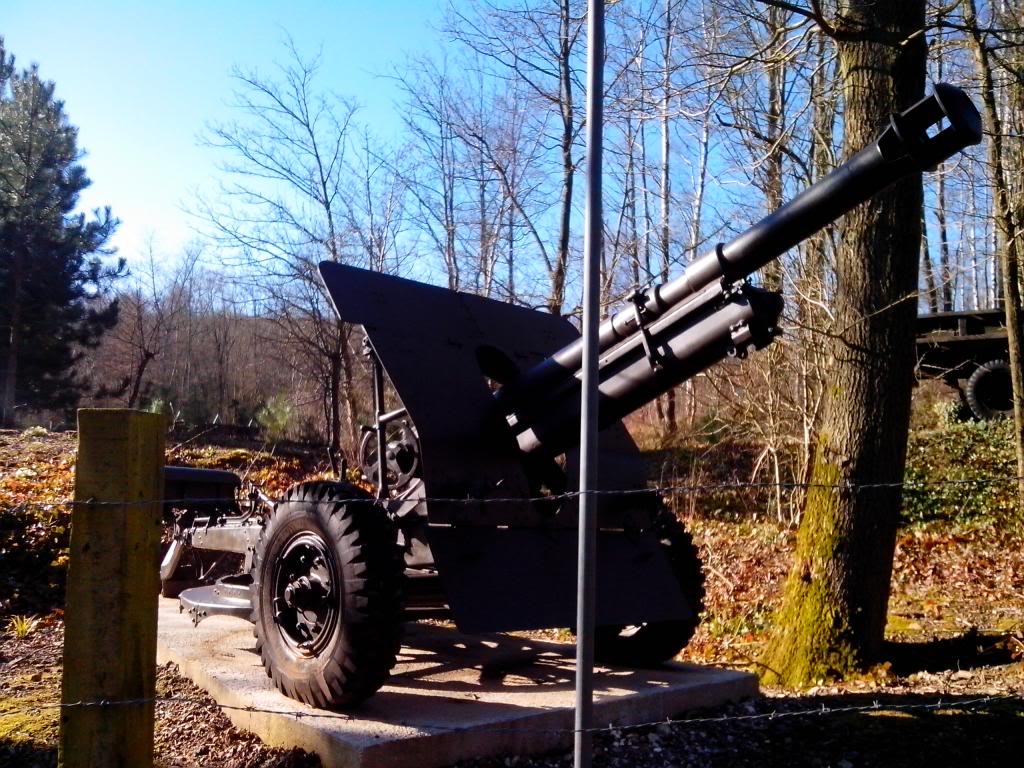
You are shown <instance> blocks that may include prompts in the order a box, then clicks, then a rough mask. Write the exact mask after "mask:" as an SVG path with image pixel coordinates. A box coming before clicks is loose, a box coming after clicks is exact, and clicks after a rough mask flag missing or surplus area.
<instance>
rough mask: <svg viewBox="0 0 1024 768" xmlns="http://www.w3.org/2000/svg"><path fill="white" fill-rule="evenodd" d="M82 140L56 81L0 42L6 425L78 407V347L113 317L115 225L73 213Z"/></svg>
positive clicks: (80, 182) (0, 279) (2, 399)
mask: <svg viewBox="0 0 1024 768" xmlns="http://www.w3.org/2000/svg"><path fill="white" fill-rule="evenodd" d="M77 138H78V131H77V129H76V128H75V127H74V126H73V125H71V124H70V123H69V122H68V119H67V115H66V114H65V113H64V105H63V103H62V102H61V101H59V100H57V99H56V98H54V85H53V83H50V82H45V81H43V80H41V79H40V77H39V73H38V70H37V68H36V67H35V66H31V67H29V68H28V69H21V70H18V69H16V67H15V64H14V57H13V56H9V55H8V54H7V52H6V50H5V49H4V46H3V40H2V38H0V296H3V297H4V300H3V301H0V386H2V390H0V422H7V423H11V422H12V421H13V420H14V416H15V413H16V409H29V410H43V409H45V410H58V411H59V410H66V409H70V408H73V407H74V406H75V405H76V404H77V402H78V399H79V397H80V396H81V395H82V393H83V389H84V387H85V382H84V381H83V380H82V378H81V376H80V375H79V373H78V372H77V371H76V363H77V362H78V360H79V358H80V356H81V351H82V350H83V349H86V348H90V347H93V346H95V345H96V343H97V342H98V341H99V338H100V336H101V335H102V333H103V332H104V331H105V330H106V329H108V328H110V327H111V326H112V325H113V324H114V322H115V321H116V319H117V302H116V301H113V300H108V299H107V297H106V288H107V286H108V285H109V283H110V281H111V280H112V279H113V278H114V277H116V276H118V275H120V274H121V273H122V272H123V270H124V263H123V261H122V262H119V263H118V264H117V265H116V266H115V267H110V266H106V265H104V263H103V260H102V256H104V255H106V254H108V253H109V251H106V250H104V246H105V244H106V242H107V240H108V239H109V238H110V236H111V234H112V233H113V231H114V228H115V227H116V225H117V221H116V219H114V218H113V217H112V216H111V213H110V209H109V208H107V209H104V210H97V211H94V212H93V213H92V215H91V216H90V217H88V218H87V217H86V216H85V215H84V214H82V213H76V212H75V207H76V204H77V202H78V196H79V194H80V193H81V191H82V190H83V189H85V188H86V187H87V186H89V183H90V181H89V179H88V178H87V177H86V175H85V169H84V168H83V167H82V166H81V165H80V164H79V163H78V161H79V159H80V157H81V153H80V152H79V150H78V146H77Z"/></svg>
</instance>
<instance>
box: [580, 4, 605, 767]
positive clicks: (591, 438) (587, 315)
mask: <svg viewBox="0 0 1024 768" xmlns="http://www.w3.org/2000/svg"><path fill="white" fill-rule="evenodd" d="M603 110H604V0H588V3H587V192H586V200H585V211H586V213H585V225H584V236H583V264H584V269H583V382H582V398H583V402H582V411H581V415H580V491H581V493H580V513H579V518H580V519H579V526H580V527H579V553H578V560H577V584H576V720H575V744H574V755H575V759H574V765H575V767H576V768H589V767H590V762H591V757H592V755H591V751H592V745H591V742H592V734H591V731H590V729H591V728H593V721H594V702H593V696H594V680H593V678H594V592H595V582H596V573H597V567H596V563H595V559H596V556H597V497H596V496H595V495H594V494H593V493H592V491H593V490H594V489H595V487H596V485H597V482H596V481H597V400H598V398H597V394H598V393H597V384H598V371H597V358H598V352H599V350H598V345H597V336H598V321H599V319H600V317H599V316H600V303H599V298H600V291H601V239H602V224H603V222H602V209H601V160H602V158H601V151H602V128H603V122H604V112H603Z"/></svg>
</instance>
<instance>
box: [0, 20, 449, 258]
mask: <svg viewBox="0 0 1024 768" xmlns="http://www.w3.org/2000/svg"><path fill="white" fill-rule="evenodd" d="M443 9H444V2H443V0H377V2H370V3H367V2H355V0H336V1H335V2H328V1H327V0H320V1H317V0H290V2H272V1H271V0H246V1H245V2H242V1H241V0H206V1H205V2H200V1H199V0H176V1H175V2H170V1H167V0H165V1H162V2H158V1H157V0H145V1H143V0H134V2H132V1H129V0H101V2H97V3H83V2H80V1H79V2H71V1H70V0H46V1H45V2H40V0H4V3H3V13H2V15H0V36H2V37H3V38H4V40H5V44H6V47H7V50H8V52H9V53H13V54H14V55H15V56H16V57H17V62H18V65H19V66H27V65H28V64H29V63H32V62H35V63H37V64H38V65H39V68H40V74H41V75H42V77H43V78H45V79H47V80H52V81H54V82H55V83H56V86H57V96H58V97H59V98H60V99H62V100H63V101H64V104H65V109H66V112H67V114H68V115H69V117H70V120H71V122H72V123H73V124H74V125H76V126H78V128H79V147H80V148H81V149H84V150H85V151H86V152H87V156H86V157H85V159H84V161H83V162H84V165H85V167H86V169H87V170H88V173H89V176H90V178H91V179H92V180H93V184H92V186H91V187H90V188H89V189H88V190H87V191H86V192H85V193H84V194H83V196H82V199H81V207H82V208H83V209H86V210H88V209H91V208H94V207H96V206H101V205H110V206H111V207H112V209H113V212H114V215H116V216H117V217H118V218H120V219H121V221H122V224H121V227H120V229H119V231H118V233H117V235H115V238H114V241H113V244H114V245H115V246H116V247H117V248H118V249H119V252H120V254H121V255H122V256H125V257H127V258H129V259H132V258H134V257H136V256H137V255H138V254H139V253H140V251H141V249H143V248H144V247H145V244H146V242H147V239H148V237H149V236H150V234H152V235H153V236H154V237H155V243H156V246H157V249H158V251H159V252H162V253H167V254H169V255H173V254H174V253H175V252H176V251H177V250H178V249H180V248H181V247H182V245H184V244H185V243H186V242H187V241H188V240H189V239H191V237H192V232H191V229H190V220H189V217H188V216H187V214H186V213H184V212H183V211H182V208H183V207H187V206H188V201H189V197H190V194H191V193H193V192H194V191H195V190H196V189H201V188H210V187H211V186H212V184H211V182H212V180H213V179H214V177H215V173H216V171H215V168H214V163H215V160H216V158H215V155H214V153H212V152H211V151H210V150H208V149H205V148H202V147H200V146H199V145H198V144H197V141H196V138H197V135H198V134H199V133H200V132H201V131H202V129H203V127H204V125H205V124H206V123H208V122H209V121H211V120H217V119H219V118H224V117H225V116H227V115H228V112H229V111H228V110H227V109H226V107H225V102H226V101H228V100H229V98H230V95H231V88H232V84H231V78H230V71H231V68H232V67H233V66H235V65H238V66H240V67H242V68H244V69H249V68H256V69H258V70H259V71H265V72H270V70H271V69H272V67H273V65H274V61H275V60H276V59H281V58H283V53H284V52H283V47H282V41H283V40H284V39H285V37H286V36H287V35H290V36H291V37H292V38H293V39H294V41H295V43H296V46H297V48H298V49H299V50H300V51H302V52H303V53H308V54H313V53H315V52H316V51H317V50H318V49H320V48H321V47H322V50H323V65H322V70H321V72H322V83H323V85H324V86H326V87H329V88H331V89H333V90H334V91H336V92H337V93H339V94H341V95H344V96H347V97H351V98H354V99H355V100H356V102H357V103H360V104H362V105H363V111H362V113H361V114H362V118H363V120H364V121H367V122H369V123H371V124H372V125H373V129H374V131H375V133H377V134H378V135H383V136H387V135H388V134H389V133H392V132H396V131H397V129H398V118H397V116H396V113H395V111H394V109H393V107H392V103H393V101H394V99H395V98H396V93H395V90H394V87H393V86H392V84H391V83H390V82H389V81H388V80H387V79H384V78H381V77H378V76H377V75H378V74H380V73H386V72H388V71H389V69H390V68H391V67H393V66H395V65H398V64H400V63H401V62H402V61H403V60H404V59H405V57H406V56H407V55H409V54H415V53H418V52H422V51H428V50H433V49H436V48H437V47H438V46H439V41H440V39H441V37H440V35H439V34H438V33H436V32H435V31H434V29H435V28H436V27H437V26H438V25H440V23H441V19H442V16H443Z"/></svg>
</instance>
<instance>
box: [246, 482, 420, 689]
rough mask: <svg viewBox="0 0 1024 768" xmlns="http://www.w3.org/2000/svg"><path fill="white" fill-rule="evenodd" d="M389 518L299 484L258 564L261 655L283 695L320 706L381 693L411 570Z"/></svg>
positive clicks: (323, 485)
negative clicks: (406, 571)
mask: <svg viewBox="0 0 1024 768" xmlns="http://www.w3.org/2000/svg"><path fill="white" fill-rule="evenodd" d="M396 538H397V534H396V530H395V528H394V526H393V525H392V524H391V521H390V520H389V519H388V517H387V515H386V514H385V512H384V510H383V509H381V507H380V506H379V505H378V504H377V503H376V502H375V501H374V499H373V498H371V497H370V496H369V495H368V494H366V493H365V492H364V491H362V490H360V489H358V488H356V487H354V486H352V485H349V484H348V483H331V482H317V483H302V484H300V485H296V486H293V487H292V488H291V489H289V491H288V493H287V494H286V495H285V498H284V499H283V500H282V501H280V502H279V503H278V504H277V505H276V506H275V508H274V512H273V514H272V515H271V516H270V519H269V521H268V522H267V525H266V528H265V529H264V531H263V535H262V536H261V538H260V541H259V543H258V544H257V545H256V553H255V557H254V560H253V569H252V574H253V584H252V596H253V597H252V602H253V612H252V620H253V623H254V625H255V630H254V631H255V634H256V650H257V652H258V653H259V654H260V658H261V659H262V660H263V666H264V667H266V670H267V674H268V675H269V676H270V677H271V679H273V681H274V684H275V685H276V686H277V687H278V689H280V690H281V691H282V692H283V693H284V694H285V695H286V696H290V697H292V698H294V699H298V700H300V701H303V702H305V703H306V704H310V705H312V706H315V707H322V708H336V707H344V706H348V705H351V704H355V703H357V702H359V701H361V700H363V699H365V698H367V697H369V696H371V695H373V693H375V692H376V691H377V689H378V688H380V687H381V686H382V685H383V684H384V681H385V680H386V679H387V677H388V675H389V673H390V671H391V668H392V667H393V666H394V665H395V657H396V655H397V654H398V650H399V639H400V634H401V616H402V594H401V592H402V578H403V573H404V564H403V558H402V553H401V550H400V549H399V548H398V545H397V543H396Z"/></svg>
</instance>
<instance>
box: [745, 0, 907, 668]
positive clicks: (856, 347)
mask: <svg viewBox="0 0 1024 768" xmlns="http://www.w3.org/2000/svg"><path fill="white" fill-rule="evenodd" d="M815 7H817V6H815ZM807 13H808V15H812V14H814V13H815V12H814V11H808V12H807ZM815 20H816V21H817V22H818V24H819V25H821V26H823V27H827V28H828V29H830V30H833V31H834V33H835V36H836V38H837V46H838V50H839V57H840V67H841V72H842V82H843V101H844V106H845V113H844V149H845V151H846V153H847V154H850V153H852V152H853V151H855V150H857V149H859V148H860V147H862V146H864V145H866V144H867V143H868V142H869V141H871V140H872V139H873V138H874V135H875V133H876V131H877V130H878V128H879V126H880V125H883V124H884V121H886V120H887V119H888V117H889V115H890V114H891V113H892V112H894V111H898V110H899V109H901V108H906V107H907V106H909V105H910V104H911V103H913V102H914V101H916V100H917V99H918V98H920V96H921V94H922V92H923V89H924V76H925V54H926V52H927V47H926V43H925V39H924V36H923V35H922V34H921V30H923V28H924V21H925V19H924V2H923V0H918V1H916V2H904V3H893V4H878V3H875V2H873V0H848V2H846V3H844V4H843V7H842V12H841V15H840V16H839V17H838V19H837V20H836V21H835V22H830V21H826V20H824V19H822V18H820V17H818V18H816V19H815ZM921 208H922V187H921V180H920V176H917V177H912V178H908V179H905V180H903V181H901V182H899V183H898V184H896V185H895V186H893V187H891V188H890V189H888V190H887V191H885V192H882V193H880V194H878V195H876V196H875V197H874V198H873V199H872V200H871V201H870V202H867V203H865V204H863V205H861V206H858V207H857V208H856V209H854V210H853V211H851V212H850V213H849V214H847V215H846V216H845V217H844V219H843V221H842V223H841V227H842V237H841V242H842V246H841V247H840V248H839V250H838V254H837V262H836V269H837V287H838V288H837V293H836V296H835V299H834V301H833V306H834V311H835V314H836V320H837V329H838V332H837V333H836V334H835V336H834V339H833V341H832V343H831V345H830V350H829V351H830V353H831V355H832V358H833V359H834V360H835V365H834V368H833V370H832V374H831V379H830V382H831V387H832V390H833V394H832V396H831V397H830V398H829V400H828V403H827V406H826V412H825V417H824V423H823V426H822V429H821V431H820V433H819V436H818V447H817V450H816V453H815V459H814V467H813V470H812V475H811V481H812V484H813V487H812V488H811V489H810V491H809V492H808V494H807V497H806V502H805V507H804V513H803V521H802V523H801V526H800V531H799V534H798V537H797V549H796V554H795V562H794V565H793V567H792V570H791V571H790V576H789V579H788V580H787V582H786V587H785V593H784V598H783V605H782V608H781V609H780V612H779V614H778V616H777V621H776V630H775V633H774V635H773V638H772V640H771V642H770V645H769V648H768V650H767V652H766V655H765V657H764V659H763V663H764V669H765V672H764V677H765V678H766V679H768V680H771V681H777V682H782V683H785V684H800V683H806V682H809V681H811V680H815V679H818V678H823V677H832V676H835V675H845V674H847V673H850V672H852V671H854V670H856V669H860V668H862V667H863V666H864V665H865V664H868V663H871V662H873V661H874V660H876V659H877V658H878V657H879V655H880V653H881V651H882V641H883V637H884V629H885V623H886V615H887V606H888V599H889V583H890V578H891V574H892V561H893V553H894V550H895V545H896V528H897V522H898V516H899V508H900V500H901V494H900V485H899V484H900V482H901V481H902V479H903V470H904V463H905V460H906V437H907V430H908V427H909V421H910V393H911V386H912V382H913V368H914V317H915V315H916V309H917V307H916V292H917V284H918V260H917V258H916V254H917V253H918V252H919V249H920V235H921V233H920V226H919V225H920V220H921V217H920V211H921ZM908 253H910V254H915V258H911V259H908V258H906V254H908ZM862 484H868V485H872V487H870V488H857V486H859V485H862Z"/></svg>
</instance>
